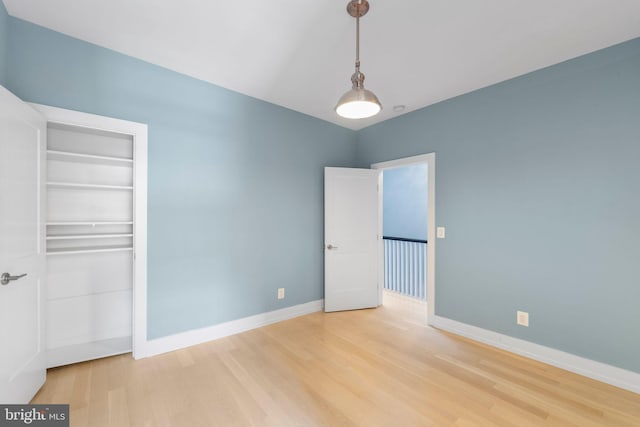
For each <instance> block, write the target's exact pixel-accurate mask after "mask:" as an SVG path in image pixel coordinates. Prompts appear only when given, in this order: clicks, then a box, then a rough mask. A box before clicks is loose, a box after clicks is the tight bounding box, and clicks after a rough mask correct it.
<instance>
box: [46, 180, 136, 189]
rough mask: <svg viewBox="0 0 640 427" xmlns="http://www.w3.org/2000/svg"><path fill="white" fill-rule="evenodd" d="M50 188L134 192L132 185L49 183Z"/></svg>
mask: <svg viewBox="0 0 640 427" xmlns="http://www.w3.org/2000/svg"><path fill="white" fill-rule="evenodd" d="M47 186H48V187H49V188H69V189H79V190H128V191H131V190H133V187H132V186H130V185H103V184H78V183H75V182H57V181H48V182H47Z"/></svg>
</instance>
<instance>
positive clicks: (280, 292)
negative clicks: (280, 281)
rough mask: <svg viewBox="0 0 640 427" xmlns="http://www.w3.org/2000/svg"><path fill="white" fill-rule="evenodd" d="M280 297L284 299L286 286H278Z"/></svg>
mask: <svg viewBox="0 0 640 427" xmlns="http://www.w3.org/2000/svg"><path fill="white" fill-rule="evenodd" d="M278 299H284V288H278Z"/></svg>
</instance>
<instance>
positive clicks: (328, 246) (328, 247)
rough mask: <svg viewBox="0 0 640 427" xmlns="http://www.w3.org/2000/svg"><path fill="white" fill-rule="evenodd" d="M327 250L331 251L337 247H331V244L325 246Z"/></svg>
mask: <svg viewBox="0 0 640 427" xmlns="http://www.w3.org/2000/svg"><path fill="white" fill-rule="evenodd" d="M327 249H329V250H331V249H338V247H337V246H333V245H331V244H329V245H327Z"/></svg>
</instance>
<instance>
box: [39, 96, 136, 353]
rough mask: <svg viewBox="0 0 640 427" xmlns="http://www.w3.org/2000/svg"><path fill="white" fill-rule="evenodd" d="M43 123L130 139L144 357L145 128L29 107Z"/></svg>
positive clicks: (124, 122)
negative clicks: (43, 120)
mask: <svg viewBox="0 0 640 427" xmlns="http://www.w3.org/2000/svg"><path fill="white" fill-rule="evenodd" d="M30 105H31V106H32V107H33V108H35V109H36V110H38V111H40V112H41V113H42V114H43V115H44V116H45V118H46V119H47V122H49V123H58V124H65V125H71V126H77V127H84V128H89V129H97V130H103V131H110V132H117V133H121V134H125V135H131V137H132V138H133V160H134V162H133V187H134V200H133V227H134V229H133V233H134V236H135V238H134V242H133V313H132V319H133V330H132V346H133V357H134V359H140V358H143V357H146V355H147V144H148V131H147V125H146V124H143V123H136V122H130V121H127V120H120V119H114V118H111V117H104V116H97V115H95V114H88V113H82V112H79V111H72V110H65V109H63V108H56V107H50V106H47V105H41V104H33V103H31V104H30Z"/></svg>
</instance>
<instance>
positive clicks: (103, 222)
mask: <svg viewBox="0 0 640 427" xmlns="http://www.w3.org/2000/svg"><path fill="white" fill-rule="evenodd" d="M47 225H48V226H65V225H90V226H92V227H95V226H100V225H133V221H52V222H47Z"/></svg>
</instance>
